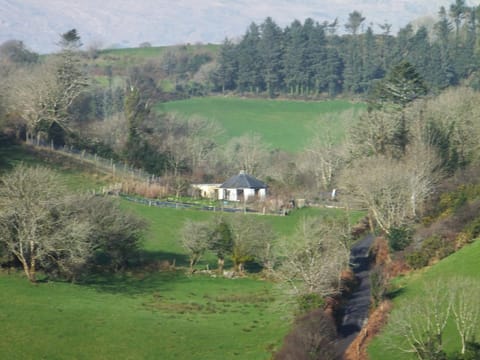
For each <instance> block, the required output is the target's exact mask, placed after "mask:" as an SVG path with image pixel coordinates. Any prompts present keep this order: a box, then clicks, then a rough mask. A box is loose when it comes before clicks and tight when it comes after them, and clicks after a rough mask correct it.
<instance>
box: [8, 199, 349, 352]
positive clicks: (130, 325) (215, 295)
mask: <svg viewBox="0 0 480 360" xmlns="http://www.w3.org/2000/svg"><path fill="white" fill-rule="evenodd" d="M123 206H124V207H125V208H127V209H129V210H131V211H134V212H136V213H137V214H139V215H141V216H142V217H144V218H145V219H146V220H147V221H148V222H149V223H150V225H151V228H150V231H149V232H148V234H147V236H146V242H145V250H146V251H147V253H151V254H153V255H154V256H155V257H156V258H157V259H160V258H162V257H163V256H164V257H165V258H168V259H169V260H171V257H172V256H173V257H176V258H177V259H178V261H177V265H182V262H184V261H185V256H184V253H183V250H182V249H181V247H180V246H179V245H178V243H177V239H178V233H179V230H180V228H181V226H182V225H183V222H184V221H185V220H186V219H192V220H206V219H208V218H209V217H211V216H215V214H214V213H210V212H201V211H193V210H180V209H179V210H174V209H160V208H155V207H148V206H144V205H139V204H135V203H128V202H126V201H124V202H123ZM325 211H329V210H326V209H305V210H301V211H298V212H296V213H294V214H293V216H287V217H280V216H276V217H275V216H265V218H266V219H268V221H269V222H271V223H272V225H273V226H274V227H275V229H276V230H277V231H279V232H283V231H285V232H287V234H288V233H291V232H292V231H293V229H294V227H295V224H296V222H297V221H298V220H299V219H300V218H301V217H302V216H308V215H315V214H317V215H318V214H320V213H323V212H325ZM249 216H255V215H249ZM354 216H357V217H358V214H354ZM182 259H183V261H182ZM214 260H215V259H214V257H213V256H210V257H208V256H207V258H206V262H209V263H212V264H214ZM206 262H204V263H203V265H205V263H206ZM285 306H286V305H285V304H282V301H281V297H280V298H279V297H278V296H277V293H276V288H275V285H274V284H272V283H269V282H266V281H260V280H256V279H253V278H250V279H248V278H246V279H234V280H231V279H224V278H211V277H207V276H202V275H196V276H193V277H188V276H185V275H184V274H183V273H181V272H160V273H147V272H136V273H133V274H130V275H128V276H125V277H111V278H100V277H94V278H92V279H91V281H89V282H87V283H86V284H82V285H73V284H67V283H61V282H48V283H42V284H39V285H38V286H32V285H30V284H29V283H28V282H27V281H26V280H25V278H24V277H23V276H21V275H20V274H16V275H6V274H0V320H1V321H0V324H1V325H0V329H1V331H2V334H6V336H3V337H1V338H0V351H1V353H2V355H4V356H5V357H6V358H8V359H28V358H48V359H56V358H57V359H63V358H69V359H70V358H71V359H117V358H123V359H158V358H161V359H167V360H168V359H189V358H192V354H195V358H205V359H268V358H270V354H271V351H272V350H274V349H278V347H279V346H280V344H281V341H282V338H283V336H284V335H285V334H286V332H287V331H288V327H289V321H287V318H286V317H285V314H288V310H287V311H286V308H285Z"/></svg>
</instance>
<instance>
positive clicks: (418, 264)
mask: <svg viewBox="0 0 480 360" xmlns="http://www.w3.org/2000/svg"><path fill="white" fill-rule="evenodd" d="M454 251H455V244H454V242H452V241H449V240H448V239H445V238H442V237H440V236H437V235H433V236H430V237H428V238H427V239H425V240H424V241H423V243H422V247H421V248H420V249H419V250H417V251H414V252H412V253H411V254H408V255H406V256H405V259H406V261H407V264H408V265H409V266H410V267H412V268H414V269H419V268H422V267H424V266H427V265H428V264H429V263H430V261H431V260H434V259H436V260H440V259H443V258H445V257H447V256H448V255H450V254H452V253H453V252H454Z"/></svg>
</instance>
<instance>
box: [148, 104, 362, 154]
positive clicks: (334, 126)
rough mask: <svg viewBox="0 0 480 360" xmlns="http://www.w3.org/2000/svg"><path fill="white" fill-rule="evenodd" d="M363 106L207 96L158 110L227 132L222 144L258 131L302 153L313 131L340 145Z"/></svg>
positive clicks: (275, 143) (267, 139)
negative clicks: (206, 121)
mask: <svg viewBox="0 0 480 360" xmlns="http://www.w3.org/2000/svg"><path fill="white" fill-rule="evenodd" d="M364 108H365V106H364V104H361V103H352V102H349V101H345V100H332V101H322V102H314V101H292V100H263V99H243V98H234V97H220V96H218V97H207V98H194V99H188V100H181V101H172V102H167V103H162V104H159V105H157V110H158V111H163V112H174V113H179V114H180V115H184V116H194V115H196V116H201V117H204V118H207V119H212V120H215V121H218V122H219V123H220V124H221V125H222V126H223V128H224V129H225V134H224V138H223V139H222V141H225V142H226V141H227V140H228V139H230V138H232V137H237V136H241V135H243V134H246V133H249V132H255V133H258V134H260V135H261V136H262V138H263V139H264V141H265V142H266V143H268V144H270V145H271V147H272V148H278V149H283V150H286V151H300V150H302V149H303V148H304V147H305V145H306V144H307V143H308V141H309V139H311V136H312V132H313V131H314V129H322V131H324V132H328V133H330V135H331V136H332V138H333V139H334V140H335V141H336V142H338V143H340V142H341V141H342V140H343V139H344V137H345V133H346V130H347V128H348V127H349V126H351V125H352V124H353V123H354V122H355V120H356V117H357V114H358V112H359V111H361V110H362V109H364Z"/></svg>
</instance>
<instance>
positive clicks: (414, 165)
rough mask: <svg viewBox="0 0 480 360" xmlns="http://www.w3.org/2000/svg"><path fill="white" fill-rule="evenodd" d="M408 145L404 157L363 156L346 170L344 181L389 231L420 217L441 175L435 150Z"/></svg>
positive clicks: (381, 225) (383, 227)
mask: <svg viewBox="0 0 480 360" xmlns="http://www.w3.org/2000/svg"><path fill="white" fill-rule="evenodd" d="M417 145H418V146H415V144H412V146H410V147H407V154H406V155H405V157H404V158H403V159H400V160H396V159H392V158H389V157H385V156H375V157H370V158H366V159H360V160H357V161H355V162H354V163H353V165H352V166H351V167H350V168H348V169H346V170H345V171H344V173H343V175H342V184H343V186H345V188H346V189H348V190H350V191H351V192H352V193H353V194H355V195H356V196H357V198H358V199H360V200H361V201H362V202H363V204H364V205H365V206H366V207H367V208H368V210H369V212H370V214H371V216H373V218H374V219H375V220H376V222H377V224H378V226H379V227H380V228H381V229H382V230H383V231H385V232H386V233H387V234H388V233H390V229H392V228H394V227H400V226H403V225H405V224H407V223H409V222H410V221H412V220H413V219H415V218H416V216H417V212H418V209H419V208H421V205H422V204H423V203H424V202H425V200H426V199H427V198H428V196H429V195H431V193H432V192H433V191H434V189H435V185H436V183H437V181H438V179H439V178H440V174H439V173H438V171H439V167H438V164H439V160H438V157H437V156H436V154H435V152H434V151H433V150H432V149H431V148H429V147H428V146H425V145H423V144H421V143H420V144H417Z"/></svg>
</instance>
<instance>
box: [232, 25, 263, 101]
mask: <svg viewBox="0 0 480 360" xmlns="http://www.w3.org/2000/svg"><path fill="white" fill-rule="evenodd" d="M259 42H260V30H259V27H258V25H257V24H255V23H252V24H251V25H250V27H249V28H248V30H247V33H246V34H245V35H244V37H243V38H242V41H241V42H240V44H238V47H237V51H238V52H237V53H238V57H237V58H238V87H239V89H240V91H250V92H256V93H258V92H259V91H260V90H262V88H263V76H262V73H263V62H262V56H261V54H260V51H259Z"/></svg>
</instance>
